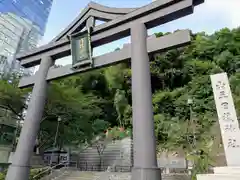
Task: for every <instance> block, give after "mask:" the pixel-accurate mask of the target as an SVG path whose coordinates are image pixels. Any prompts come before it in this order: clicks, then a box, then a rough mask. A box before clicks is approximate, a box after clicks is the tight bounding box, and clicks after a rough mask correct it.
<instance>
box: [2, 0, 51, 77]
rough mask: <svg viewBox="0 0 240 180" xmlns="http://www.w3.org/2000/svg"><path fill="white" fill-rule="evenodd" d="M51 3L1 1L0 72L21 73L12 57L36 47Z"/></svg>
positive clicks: (49, 0)
mask: <svg viewBox="0 0 240 180" xmlns="http://www.w3.org/2000/svg"><path fill="white" fill-rule="evenodd" d="M52 1H53V0H0V57H1V59H7V60H5V61H3V60H2V61H0V71H1V73H3V72H9V71H16V72H19V73H20V74H22V73H27V74H29V73H31V72H32V71H33V70H32V69H28V70H24V69H23V68H22V67H21V66H20V64H19V62H17V61H16V60H15V56H16V54H17V53H19V52H24V51H29V50H31V49H34V48H36V47H37V45H38V43H39V40H40V39H41V38H42V36H43V35H44V32H45V28H46V24H47V20H48V16H49V13H50V10H51V7H52Z"/></svg>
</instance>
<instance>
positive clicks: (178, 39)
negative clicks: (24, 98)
mask: <svg viewBox="0 0 240 180" xmlns="http://www.w3.org/2000/svg"><path fill="white" fill-rule="evenodd" d="M190 41H191V36H190V32H189V31H188V30H184V31H177V32H175V33H173V34H169V35H166V36H162V37H160V38H156V37H150V38H148V40H147V50H148V53H149V54H151V53H156V52H160V51H165V50H167V49H168V48H169V49H171V48H176V47H181V46H184V45H187V44H189V43H190ZM130 58H131V46H130V44H128V45H126V46H124V47H123V48H122V49H121V50H119V51H114V52H111V53H107V54H104V55H101V56H98V57H96V58H94V67H93V68H100V67H104V66H107V65H111V64H116V63H119V62H121V61H124V60H128V59H130ZM93 68H92V67H87V68H85V69H84V68H82V69H78V70H72V65H67V66H64V67H60V68H50V69H49V71H48V75H47V80H48V81H50V80H54V79H57V78H62V77H66V76H71V75H73V74H76V73H81V72H86V71H88V70H92V69H93ZM37 76H38V75H37V73H36V74H35V75H33V76H29V77H23V78H21V80H20V82H19V87H20V88H25V87H28V86H32V85H33V84H34V82H35V81H36V80H37V79H38V78H37Z"/></svg>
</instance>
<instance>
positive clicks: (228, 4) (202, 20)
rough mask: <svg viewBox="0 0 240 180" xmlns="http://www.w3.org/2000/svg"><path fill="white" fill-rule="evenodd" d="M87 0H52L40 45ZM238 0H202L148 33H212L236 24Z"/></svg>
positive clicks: (134, 3)
mask: <svg viewBox="0 0 240 180" xmlns="http://www.w3.org/2000/svg"><path fill="white" fill-rule="evenodd" d="M160 1H161V0H160ZM89 2H90V1H89V0H67V1H66V0H54V3H53V6H52V10H51V13H50V16H49V20H48V24H47V28H46V33H45V35H44V37H43V40H42V42H41V43H40V45H42V44H45V43H47V42H49V41H51V39H53V38H54V37H55V36H56V35H58V34H59V33H60V32H61V31H62V30H63V29H64V28H65V27H66V26H68V24H70V22H71V21H72V20H73V19H74V18H75V17H76V16H78V15H79V14H80V12H81V10H83V9H84V8H85V7H86V6H87V4H88V3H89ZM94 2H97V3H100V4H102V5H106V6H110V7H141V6H143V5H146V4H148V3H151V2H152V0H94ZM239 8H240V0H205V3H204V4H202V5H199V6H197V7H196V8H195V10H194V13H193V14H192V15H189V16H186V17H184V18H181V19H178V20H175V21H173V22H170V23H167V24H163V25H161V26H159V27H156V28H153V29H150V30H149V32H148V33H149V35H150V34H153V33H155V32H173V31H175V30H177V29H191V30H192V31H193V32H202V31H205V32H207V33H208V34H212V33H214V32H215V31H217V30H220V29H222V28H224V27H228V28H235V27H238V26H240V11H239ZM129 42H130V39H129V38H124V39H123V40H119V41H116V42H113V43H111V44H107V45H104V46H101V47H99V48H96V49H94V55H95V56H97V55H101V54H104V53H107V52H111V51H113V50H114V49H116V48H118V47H122V45H123V44H124V43H129ZM57 64H62V65H66V64H71V57H67V58H64V59H61V60H58V61H57Z"/></svg>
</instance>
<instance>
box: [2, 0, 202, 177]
mask: <svg viewBox="0 0 240 180" xmlns="http://www.w3.org/2000/svg"><path fill="white" fill-rule="evenodd" d="M203 2H204V0H158V1H155V2H152V3H150V4H148V5H146V6H143V7H140V8H110V7H106V6H102V5H99V4H97V3H93V2H90V3H89V4H88V6H87V7H86V8H85V9H84V10H83V11H82V12H81V14H80V15H79V16H78V17H77V18H76V19H75V20H74V21H73V22H72V23H71V24H70V25H69V26H68V27H67V28H66V29H65V30H64V31H63V32H61V33H60V34H59V35H58V36H56V38H54V39H53V40H52V41H51V42H50V43H48V44H47V45H44V46H41V47H39V48H37V49H35V50H33V51H30V52H25V53H23V54H18V55H17V59H18V60H19V61H21V65H22V66H24V67H26V68H27V67H32V66H35V65H38V64H40V68H39V70H38V72H37V73H36V74H35V75H33V76H30V77H23V78H22V79H21V81H20V83H19V87H21V88H24V87H28V86H33V91H32V98H31V100H30V103H29V106H28V111H27V115H26V118H25V121H24V126H23V128H22V131H21V135H20V138H19V142H18V145H17V148H16V152H15V155H14V158H13V163H12V164H11V166H10V167H9V170H8V173H7V177H6V180H26V179H28V177H29V169H30V165H29V162H30V158H31V155H32V150H33V148H34V143H35V140H36V136H37V133H38V130H39V127H40V122H41V118H42V114H43V110H44V105H45V100H46V96H47V87H48V82H49V81H51V80H54V79H57V78H62V77H66V76H70V75H73V74H76V73H80V72H85V71H90V70H92V69H94V68H100V67H104V66H109V65H111V64H114V63H118V62H121V61H124V60H128V59H131V67H132V68H131V69H132V109H133V142H134V167H133V170H132V179H133V180H159V179H160V178H161V171H160V169H159V168H158V167H157V158H156V142H155V134H154V122H153V110H152V92H151V79H150V67H149V54H151V53H155V52H159V51H165V50H168V49H171V48H176V47H180V46H184V45H186V44H188V43H190V32H189V31H187V30H185V31H178V32H175V33H173V34H170V35H166V36H163V37H161V38H155V37H148V36H147V29H149V28H153V27H156V26H158V25H162V24H164V23H167V22H170V21H173V20H175V19H178V18H181V17H184V16H186V15H189V14H191V13H193V10H194V7H195V6H196V5H199V4H201V3H203ZM97 19H99V20H104V21H105V23H103V24H101V25H98V26H95V20H97ZM86 33H90V34H91V43H90V44H91V47H98V46H101V45H103V44H106V43H110V42H113V41H115V40H118V39H121V38H124V37H127V36H129V35H130V36H131V44H129V45H126V46H125V47H123V48H122V49H121V50H119V51H116V52H111V53H107V54H104V55H102V56H98V57H93V58H92V63H91V65H89V66H84V67H80V68H78V69H73V68H72V66H71V65H68V66H64V67H60V68H55V69H54V68H52V66H53V64H54V62H55V60H57V59H59V58H63V57H66V56H68V55H71V38H70V37H71V36H82V35H84V34H86ZM83 63H84V62H83Z"/></svg>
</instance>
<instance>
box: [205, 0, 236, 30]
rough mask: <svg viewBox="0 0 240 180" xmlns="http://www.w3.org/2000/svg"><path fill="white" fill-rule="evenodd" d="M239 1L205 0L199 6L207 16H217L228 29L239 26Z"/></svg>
mask: <svg viewBox="0 0 240 180" xmlns="http://www.w3.org/2000/svg"><path fill="white" fill-rule="evenodd" d="M239 8H240V1H239V0H206V2H205V3H204V4H203V5H202V6H201V9H204V10H203V12H206V13H207V14H208V15H209V16H211V15H215V16H216V15H217V16H219V20H220V19H224V20H225V21H226V24H227V25H228V27H229V28H235V27H238V26H240V11H239Z"/></svg>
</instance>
